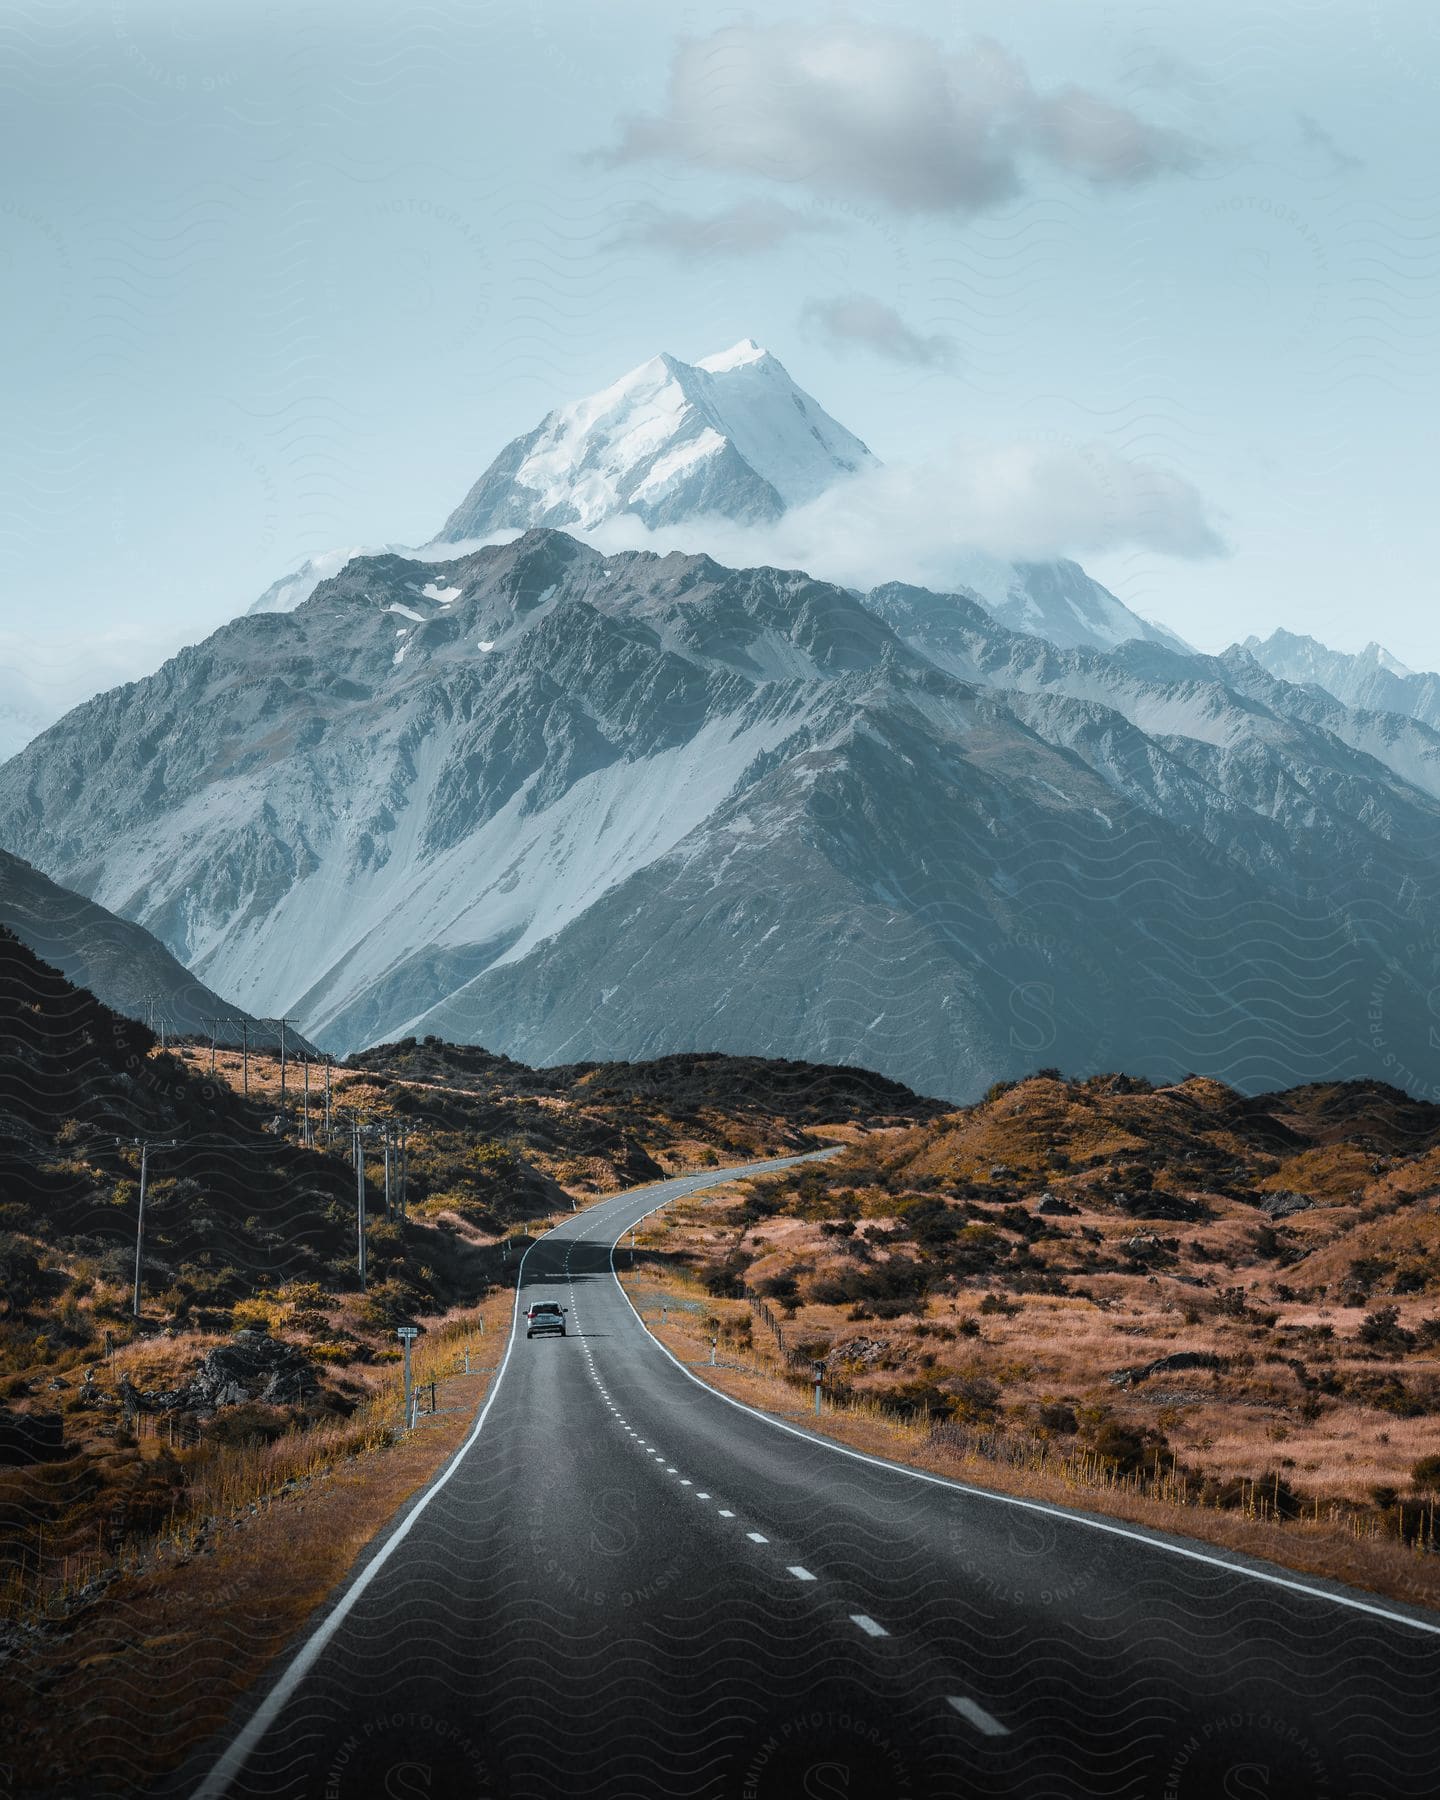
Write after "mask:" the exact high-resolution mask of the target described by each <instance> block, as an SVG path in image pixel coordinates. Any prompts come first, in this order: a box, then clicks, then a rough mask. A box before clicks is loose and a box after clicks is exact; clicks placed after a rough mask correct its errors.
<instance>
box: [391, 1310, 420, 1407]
mask: <svg viewBox="0 0 1440 1800" xmlns="http://www.w3.org/2000/svg"><path fill="white" fill-rule="evenodd" d="M395 1335H396V1337H398V1338H399V1339H400V1341H401V1343H402V1344H404V1346H405V1429H406V1430H407V1431H409V1430H410V1428H411V1425H412V1424H413V1423H414V1421H413V1419H412V1417H411V1404H412V1403H411V1398H410V1346H411V1345H412V1344H413V1343H414V1342H415V1340H416V1338H417V1337H419V1335H420V1327H419V1326H418V1325H398V1326H397V1327H396V1328H395Z"/></svg>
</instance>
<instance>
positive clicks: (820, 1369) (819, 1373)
mask: <svg viewBox="0 0 1440 1800" xmlns="http://www.w3.org/2000/svg"><path fill="white" fill-rule="evenodd" d="M824 1378H825V1365H824V1363H823V1362H821V1361H819V1359H818V1358H817V1359H816V1363H815V1417H816V1418H817V1419H818V1418H819V1417H820V1383H821V1382H822V1381H823V1380H824Z"/></svg>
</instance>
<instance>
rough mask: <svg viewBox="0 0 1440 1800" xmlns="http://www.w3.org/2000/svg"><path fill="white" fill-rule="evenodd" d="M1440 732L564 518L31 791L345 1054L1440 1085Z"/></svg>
mask: <svg viewBox="0 0 1440 1800" xmlns="http://www.w3.org/2000/svg"><path fill="white" fill-rule="evenodd" d="M1437 795H1440V734H1437V733H1436V732H1435V731H1433V730H1432V729H1431V728H1430V727H1428V726H1426V725H1424V724H1423V723H1421V722H1420V721H1418V720H1413V719H1407V718H1402V717H1400V716H1398V715H1395V714H1376V713H1369V712H1365V711H1362V710H1359V709H1355V708H1350V707H1346V706H1344V705H1343V704H1341V703H1340V702H1339V701H1336V700H1334V699H1333V698H1331V697H1330V696H1328V695H1326V694H1323V693H1321V692H1320V691H1319V690H1317V689H1315V688H1313V687H1299V686H1296V685H1294V684H1291V683H1288V682H1285V681H1283V680H1279V679H1277V678H1276V677H1274V676H1273V675H1271V674H1269V673H1268V672H1267V671H1266V670H1265V669H1264V668H1262V667H1261V665H1260V664H1259V663H1258V662H1257V661H1256V660H1255V659H1254V658H1253V657H1252V656H1250V655H1249V654H1248V653H1245V652H1242V651H1233V652H1231V653H1229V654H1228V655H1227V656H1226V657H1222V658H1213V657H1200V656H1195V655H1191V654H1188V653H1185V652H1182V651H1179V650H1176V649H1174V648H1172V647H1170V646H1167V645H1163V644H1156V643H1153V642H1144V641H1139V642H1132V643H1128V644H1124V645H1122V646H1120V647H1119V648H1118V649H1115V650H1110V651H1102V650H1097V649H1093V648H1070V649H1063V648H1059V647H1057V646H1056V645H1054V644H1053V643H1049V642H1047V641H1045V640H1044V639H1042V638H1038V637H1035V636H1029V635H1023V634H1019V633H1016V632H1013V631H1010V630H1008V629H1006V628H1005V627H1004V626H1002V625H1001V624H999V623H998V622H997V621H996V619H995V618H994V617H993V615H992V614H991V613H990V612H989V611H987V610H986V609H985V608H984V607H982V606H981V605H979V604H978V603H977V602H976V601H974V600H973V599H971V598H968V597H967V596H965V595H963V594H958V595H957V594H950V595H940V594H933V593H929V592H927V591H925V590H921V589H916V588H909V587H904V586H900V585H896V584H892V585H890V586H888V587H882V588H880V589H877V590H875V591H874V592H873V593H870V594H868V595H864V596H861V595H856V594H853V593H850V592H848V591H847V590H845V589H842V588H837V587H833V586H830V585H828V584H826V583H823V582H818V581H814V580H812V579H811V578H810V577H808V576H807V575H805V574H803V573H801V572H799V571H787V570H777V569H745V570H730V569H726V568H724V567H722V566H720V565H719V564H717V563H715V562H714V561H712V560H711V559H709V558H707V557H704V556H686V555H681V554H674V555H670V556H665V557H657V556H655V555H652V554H646V553H638V552H637V553H627V554H624V555H617V556H610V557H605V556H601V555H600V554H598V553H597V552H596V551H594V550H593V549H591V548H589V547H587V546H586V545H584V544H582V543H579V542H577V541H576V540H575V539H573V538H571V537H569V536H567V535H565V534H564V533H561V532H558V531H554V530H549V529H532V530H529V531H527V532H525V533H524V534H523V535H522V536H520V537H519V538H518V539H515V540H513V541H511V542H509V543H507V544H503V545H495V546H490V547H487V548H482V549H479V550H471V551H467V552H465V553H463V554H461V555H459V556H457V557H456V558H454V559H453V560H452V561H450V562H447V563H445V564H443V565H441V566H438V567H437V565H436V564H434V563H432V562H429V561H424V562H421V561H416V560H414V559H409V558H405V557H400V556H395V555H382V556H376V557H367V558H359V559H356V560H352V561H350V562H349V563H348V564H346V565H345V567H344V568H343V569H342V570H341V571H340V572H339V573H338V574H336V575H333V576H331V577H330V578H328V579H327V580H325V581H324V582H322V583H321V584H320V586H319V587H318V588H317V589H316V591H315V592H314V594H313V595H312V597H311V598H310V599H309V600H308V601H306V602H304V603H303V604H302V605H300V606H299V607H298V608H296V609H295V610H294V611H292V612H289V613H284V614H257V615H252V616H247V617H245V618H242V619H239V620H236V621H234V622H233V623H232V624H230V625H228V626H226V627H224V628H223V629H222V630H221V631H219V632H217V633H216V634H215V635H214V636H213V637H211V638H210V639H208V640H207V641H206V642H205V643H203V644H201V645H198V646H196V647H195V648H193V649H188V650H185V651H183V652H182V653H181V654H180V655H179V656H177V657H175V658H173V659H172V660H171V661H170V662H168V663H167V664H166V665H165V666H164V667H163V668H162V669H161V670H159V671H158V672H157V673H156V674H155V675H154V676H152V677H150V678H149V679H148V680H146V681H143V682H139V683H135V684H132V685H130V686H128V687H125V688H122V689H118V690H116V691H115V692H113V693H111V694H107V695H103V696H101V697H100V698H98V699H96V700H94V701H92V702H90V703H89V704H88V705H87V706H85V707H82V708H79V709H78V710H77V711H75V712H74V713H72V714H70V715H69V716H68V717H67V718H66V719H65V720H63V721H61V723H60V724H58V725H56V726H54V727H52V728H51V730H50V731H48V732H47V733H45V734H44V736H43V737H42V738H41V739H39V740H38V741H37V742H36V743H35V744H33V745H31V746H30V747H29V749H27V750H26V751H25V752H24V754H23V755H21V756H20V757H18V758H16V759H15V760H14V761H13V762H11V763H9V764H7V765H5V766H4V767H3V768H0V842H4V843H6V844H12V845H19V844H24V845H25V846H26V850H27V854H29V855H31V856H32V857H34V858H35V859H36V861H37V862H39V863H40V864H41V865H42V866H43V867H45V868H47V869H48V870H49V871H50V872H51V873H53V874H54V875H55V876H56V877H57V878H58V879H61V880H64V881H66V882H69V883H71V884H73V885H75V886H76V887H81V888H83V889H84V890H85V891H86V892H87V893H89V894H91V895H92V896H94V897H95V898H96V899H97V900H98V901H100V902H101V903H102V904H104V905H106V906H109V907H111V908H113V909H115V910H117V911H123V912H124V913H125V914H127V915H128V916H130V917H132V918H135V919H138V920H139V921H140V922H142V923H143V924H144V925H145V926H146V927H147V928H148V929H149V930H150V931H152V932H154V933H155V935H156V936H158V937H160V938H161V939H162V941H163V942H164V943H165V944H166V945H168V947H169V948H170V949H171V950H172V951H173V952H174V953H175V954H176V955H177V956H178V957H179V958H180V959H181V960H182V961H183V962H185V963H186V964H187V965H188V966H189V967H191V968H192V969H194V970H195V971H196V973H197V975H198V976H199V977H200V978H201V979H202V980H204V981H206V982H207V983H212V984H214V985H215V986H216V987H218V988H219V989H221V990H222V991H225V992H230V993H234V994H235V995H237V997H238V998H239V999H240V1001H241V1003H242V1004H244V1005H245V1006H246V1007H247V1008H248V1009H250V1010H251V1011H252V1012H254V1013H256V1014H264V1015H275V1014H278V1013H281V1012H286V1013H288V1014H290V1015H292V1016H294V1017H295V1018H296V1019H297V1020H298V1022H299V1025H300V1027H301V1028H302V1029H303V1030H304V1031H305V1032H306V1033H307V1034H308V1035H310V1036H311V1037H313V1038H316V1039H318V1040H319V1041H320V1042H322V1043H323V1044H324V1045H325V1046H327V1047H329V1048H331V1049H335V1050H345V1049H349V1048H351V1047H354V1046H358V1045H362V1044H366V1043H370V1042H375V1041H379V1040H383V1039H394V1038H398V1037H401V1036H405V1035H411V1034H419V1035H424V1034H426V1033H435V1034H437V1035H439V1036H441V1037H446V1038H450V1039H454V1040H459V1041H469V1042H481V1043H484V1044H486V1045H488V1046H489V1047H490V1048H491V1049H493V1050H497V1051H504V1052H505V1053H507V1054H509V1055H512V1056H515V1057H518V1058H521V1059H523V1060H525V1061H527V1062H532V1063H534V1062H541V1063H549V1062H562V1061H564V1062H568V1061H573V1060H577V1059H579V1058H582V1057H583V1058H617V1059H636V1058H640V1057H649V1056H653V1055H658V1054H664V1053H667V1052H671V1051H678V1050H687V1049H692V1048H704V1049H719V1050H732V1051H739V1052H744V1053H747V1054H765V1055H787V1056H799V1057H804V1058H806V1059H809V1060H817V1061H819V1060H823V1061H831V1062H834V1061H846V1062H853V1063H858V1064H862V1065H864V1066H867V1067H872V1068H877V1069H880V1070H882V1071H883V1072H885V1073H886V1074H887V1075H890V1076H892V1077H894V1078H896V1079H900V1080H904V1081H906V1082H907V1083H909V1084H910V1085H911V1086H912V1087H915V1088H916V1089H918V1090H919V1091H922V1092H931V1093H937V1094H942V1095H945V1096H948V1097H951V1098H957V1099H958V1098H968V1097H971V1096H973V1095H974V1094H975V1093H976V1092H978V1091H980V1090H981V1089H983V1088H984V1087H985V1086H986V1085H987V1084H988V1083H989V1082H991V1081H992V1080H994V1079H995V1078H996V1077H997V1076H1002V1075H1007V1074H1014V1073H1018V1072H1021V1071H1024V1070H1028V1069H1030V1068H1033V1067H1034V1066H1036V1065H1037V1064H1049V1063H1053V1064H1056V1065H1059V1066H1061V1067H1064V1068H1066V1069H1070V1070H1085V1069H1091V1070H1093V1069H1101V1068H1112V1067H1115V1066H1117V1065H1121V1066H1126V1067H1129V1068H1132V1069H1134V1070H1137V1071H1139V1072H1144V1073H1149V1074H1152V1075H1171V1074H1183V1073H1185V1072H1186V1071H1187V1070H1189V1069H1191V1068H1194V1069H1197V1070H1200V1071H1202V1072H1205V1073H1210V1074H1215V1075H1218V1076H1221V1077H1223V1078H1225V1079H1227V1080H1229V1081H1231V1082H1233V1083H1235V1084H1236V1085H1238V1086H1241V1087H1244V1088H1250V1089H1259V1088H1263V1087H1266V1086H1279V1085H1284V1084H1286V1083H1289V1082H1294V1081H1298V1080H1303V1079H1307V1078H1311V1077H1315V1076H1319V1075H1322V1074H1323V1075H1325V1076H1327V1077H1342V1076H1347V1075H1352V1074H1361V1073H1367V1072H1368V1073H1384V1074H1385V1075H1387V1076H1388V1077H1389V1078H1390V1079H1392V1080H1395V1081H1396V1082H1398V1083H1400V1084H1401V1085H1406V1086H1410V1087H1413V1088H1425V1087H1427V1086H1428V1084H1429V1075H1428V1070H1429V1067H1430V1057H1431V1050H1430V1034H1431V1031H1432V1028H1433V1020H1432V1015H1431V1009H1430V999H1429V996H1430V994H1431V992H1432V990H1433V988H1434V982H1435V977H1434V973H1433V971H1432V969H1431V967H1430V954H1429V952H1428V951H1426V952H1424V953H1422V952H1421V951H1420V950H1417V945H1419V944H1421V943H1422V942H1424V943H1428V941H1429V940H1428V936H1427V933H1428V931H1429V921H1431V920H1433V918H1434V916H1435V910H1436V902H1437V899H1440V895H1437V880H1440V858H1437V850H1440V798H1437Z"/></svg>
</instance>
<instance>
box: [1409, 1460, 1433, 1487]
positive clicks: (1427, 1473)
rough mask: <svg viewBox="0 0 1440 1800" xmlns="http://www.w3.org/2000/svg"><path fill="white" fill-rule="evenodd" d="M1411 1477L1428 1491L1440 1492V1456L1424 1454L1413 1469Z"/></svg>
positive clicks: (1417, 1484) (1418, 1485)
mask: <svg viewBox="0 0 1440 1800" xmlns="http://www.w3.org/2000/svg"><path fill="white" fill-rule="evenodd" d="M1410 1479H1411V1481H1413V1482H1414V1483H1415V1486H1416V1487H1417V1488H1422V1489H1424V1491H1425V1492H1426V1493H1440V1456H1422V1457H1421V1458H1420V1460H1419V1462H1417V1463H1416V1464H1415V1466H1414V1468H1413V1469H1411V1471H1410Z"/></svg>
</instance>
